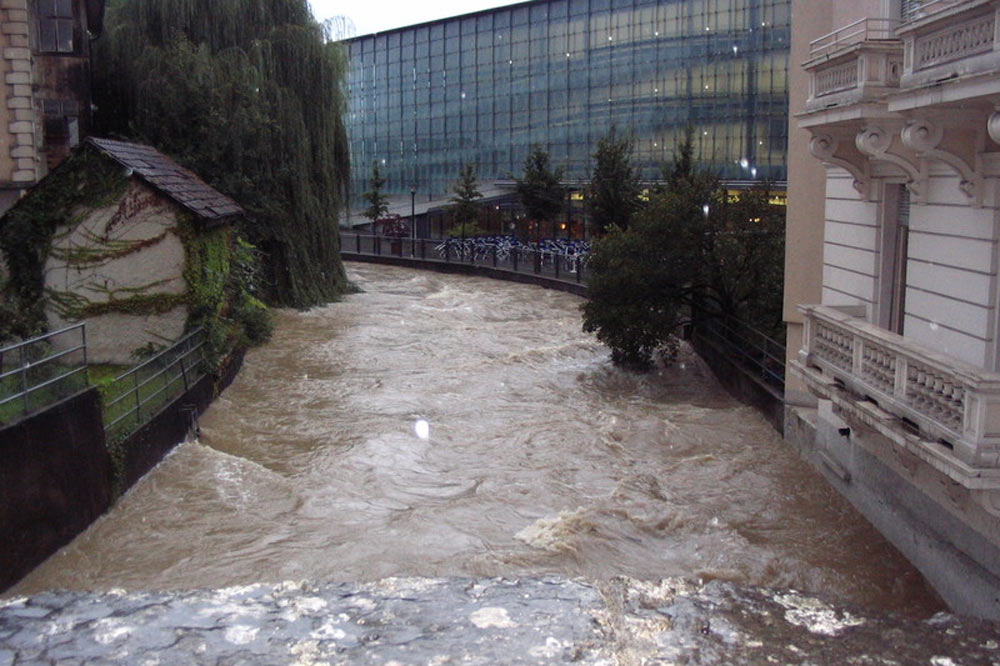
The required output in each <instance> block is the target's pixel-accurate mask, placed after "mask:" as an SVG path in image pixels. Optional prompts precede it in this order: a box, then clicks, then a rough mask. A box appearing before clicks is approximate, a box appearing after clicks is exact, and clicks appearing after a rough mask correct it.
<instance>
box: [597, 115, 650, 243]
mask: <svg viewBox="0 0 1000 666" xmlns="http://www.w3.org/2000/svg"><path fill="white" fill-rule="evenodd" d="M634 145H635V144H634V141H633V140H632V138H631V137H629V136H619V135H618V134H617V132H616V131H615V128H614V127H612V128H611V131H610V132H608V134H607V135H605V136H603V137H601V139H600V140H599V141H598V142H597V152H596V153H594V172H593V174H591V177H590V185H589V186H588V187H587V209H588V211H589V213H590V220H591V223H592V224H593V225H594V229H595V231H596V233H597V234H599V235H600V234H604V233H605V232H606V231H607V230H608V229H609V228H610V227H611V226H612V225H616V226H618V227H621V228H623V229H625V228H628V226H629V224H630V223H631V221H632V216H633V215H634V214H635V213H636V212H637V211H638V210H639V208H640V207H641V205H642V200H641V199H640V198H639V195H640V194H641V192H642V186H641V184H640V182H639V173H638V172H637V171H636V169H635V168H634V167H633V166H632V151H633V148H634Z"/></svg>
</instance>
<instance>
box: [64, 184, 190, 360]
mask: <svg viewBox="0 0 1000 666" xmlns="http://www.w3.org/2000/svg"><path fill="white" fill-rule="evenodd" d="M180 210H181V209H180V207H179V206H178V205H177V204H175V203H173V202H172V201H170V200H168V199H166V198H165V197H164V196H163V195H161V194H159V193H158V192H156V191H155V190H153V189H152V188H150V187H149V186H148V185H146V184H145V183H143V182H142V181H140V180H138V179H135V178H132V179H129V182H128V183H127V185H126V189H125V192H124V193H123V194H122V195H121V196H120V197H119V198H118V199H117V200H116V201H114V202H112V203H111V204H110V205H106V206H101V207H98V208H94V209H91V210H90V211H89V212H87V213H86V214H84V215H83V216H82V219H79V221H74V222H73V223H71V224H68V225H65V226H60V227H58V228H57V229H56V232H55V233H54V234H53V237H52V244H51V247H50V248H49V252H48V256H47V257H46V261H45V271H44V273H45V300H46V307H45V310H46V315H47V318H48V323H49V326H50V327H51V328H53V329H55V328H61V327H63V326H65V325H67V324H69V323H72V322H77V321H81V320H83V321H86V322H87V356H88V360H90V361H91V362H93V363H114V364H121V365H125V364H128V363H130V362H134V361H135V360H136V357H135V354H136V352H137V350H144V349H153V348H155V347H157V346H169V344H170V343H171V342H173V341H174V340H176V339H177V338H179V337H181V335H182V334H183V333H184V330H185V324H186V322H187V317H188V308H187V301H188V285H187V282H186V280H185V276H184V265H185V247H184V245H183V243H182V241H181V237H180V229H179V226H180V219H179V218H180ZM139 353H141V352H139Z"/></svg>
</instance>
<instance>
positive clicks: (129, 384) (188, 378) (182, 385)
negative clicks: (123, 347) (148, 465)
mask: <svg viewBox="0 0 1000 666" xmlns="http://www.w3.org/2000/svg"><path fill="white" fill-rule="evenodd" d="M201 333H202V331H201V329H200V328H199V329H195V330H193V331H191V332H190V333H188V334H187V335H185V336H184V337H182V338H181V339H180V340H178V341H177V342H176V343H174V344H173V345H172V346H171V347H169V348H168V349H164V350H163V351H161V352H159V353H158V354H156V355H155V356H153V357H151V358H149V359H147V360H145V361H143V362H142V363H140V364H138V365H136V366H135V367H133V368H130V369H129V370H128V371H126V372H124V373H122V374H121V375H119V376H118V377H116V378H115V379H114V380H112V382H111V386H110V388H109V389H108V392H109V393H111V394H112V395H114V397H113V398H111V399H109V400H107V401H106V402H105V405H104V413H105V426H104V430H105V432H106V433H109V434H110V433H111V432H112V431H114V430H116V428H118V426H119V425H120V424H123V423H125V422H126V419H133V418H134V420H133V422H132V427H131V428H130V429H127V430H124V431H121V432H119V434H127V433H128V432H131V431H132V430H134V429H137V428H139V427H140V426H141V425H142V424H143V423H145V421H146V420H148V419H149V418H150V417H152V415H153V414H154V413H155V412H156V410H158V409H159V408H160V407H162V406H163V405H164V404H166V403H167V402H169V401H170V400H171V399H172V398H174V397H176V396H178V395H181V394H183V393H185V392H187V391H188V390H189V389H190V388H191V386H192V385H193V384H194V383H195V382H197V381H198V380H199V379H201V377H202V376H204V374H205V372H204V369H203V368H201V367H200V366H201V362H202V361H203V360H204V354H203V349H204V347H205V341H204V339H203V338H202V336H201ZM192 356H196V357H195V358H194V359H192V358H191V357H192ZM151 368H152V369H154V370H155V371H154V372H152V373H151V374H150V375H149V376H147V377H144V378H142V379H141V380H140V376H141V375H142V374H143V373H145V372H146V371H147V370H149V369H151ZM130 380H131V381H130ZM126 401H131V402H132V404H131V405H130V406H129V408H128V409H127V410H124V411H121V413H119V414H117V415H115V414H116V412H118V411H120V407H121V406H122V405H124V404H126ZM112 415H114V416H112Z"/></svg>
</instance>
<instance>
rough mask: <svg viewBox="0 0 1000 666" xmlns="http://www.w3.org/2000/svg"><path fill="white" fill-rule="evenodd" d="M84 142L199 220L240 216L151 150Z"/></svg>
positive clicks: (93, 140)
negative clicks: (131, 171) (131, 172)
mask: <svg viewBox="0 0 1000 666" xmlns="http://www.w3.org/2000/svg"><path fill="white" fill-rule="evenodd" d="M87 142H88V143H89V144H91V145H92V146H94V147H96V148H97V149H98V150H100V151H101V152H102V153H104V154H105V155H107V156H108V157H110V158H111V159H113V160H115V161H116V162H118V163H119V164H121V165H122V166H124V167H126V168H129V169H132V170H133V173H134V175H136V176H139V177H140V178H142V179H143V180H145V181H146V182H147V183H149V184H150V185H151V186H153V187H154V188H155V189H157V190H159V191H160V192H162V193H163V194H165V195H166V196H168V197H170V198H171V199H173V200H174V201H176V202H177V203H178V204H180V205H181V206H184V207H185V208H187V209H188V210H190V211H192V212H193V213H194V214H195V215H197V216H198V217H199V218H201V219H203V220H206V221H217V220H220V219H221V218H224V217H229V216H232V215H243V214H244V210H243V209H242V208H240V205H239V204H238V203H236V202H235V201H233V200H232V199H230V198H229V197H227V196H226V195H224V194H222V193H221V192H219V191H218V190H216V189H214V188H213V187H211V186H210V185H208V183H206V182H205V181H203V180H201V179H200V178H198V176H197V175H195V174H194V172H192V171H188V170H187V169H185V168H184V167H182V166H180V165H178V164H177V163H176V162H174V161H173V160H171V159H170V158H169V157H167V156H166V155H164V154H162V153H160V152H159V151H157V150H156V149H155V148H153V147H152V146H146V145H143V144H139V143H129V142H127V141H116V140H114V139H98V138H96V137H88V138H87Z"/></svg>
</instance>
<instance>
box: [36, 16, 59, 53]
mask: <svg viewBox="0 0 1000 666" xmlns="http://www.w3.org/2000/svg"><path fill="white" fill-rule="evenodd" d="M38 49H39V50H40V51H55V50H56V22H55V21H53V20H51V19H45V20H42V21H39V22H38Z"/></svg>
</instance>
